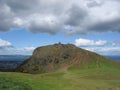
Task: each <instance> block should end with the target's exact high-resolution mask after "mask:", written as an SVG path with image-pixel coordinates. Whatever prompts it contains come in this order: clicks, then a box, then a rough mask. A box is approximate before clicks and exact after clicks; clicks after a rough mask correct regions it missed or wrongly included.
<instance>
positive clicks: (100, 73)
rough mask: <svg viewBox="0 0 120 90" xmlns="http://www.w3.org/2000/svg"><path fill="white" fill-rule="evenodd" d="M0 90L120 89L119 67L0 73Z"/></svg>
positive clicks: (74, 67)
mask: <svg viewBox="0 0 120 90" xmlns="http://www.w3.org/2000/svg"><path fill="white" fill-rule="evenodd" d="M5 80H7V81H5ZM2 82H4V83H2ZM9 82H10V83H9ZM6 84H7V86H6ZM9 84H10V85H9ZM16 86H17V87H18V88H16ZM8 87H9V88H8ZM19 87H21V89H20V88H19ZM10 88H11V89H10ZM14 88H16V89H14ZM0 90H120V68H113V67H109V66H105V67H102V68H87V69H80V68H76V66H73V67H72V68H70V69H69V70H68V71H66V72H54V73H44V74H23V73H0Z"/></svg>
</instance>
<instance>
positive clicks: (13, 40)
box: [0, 0, 120, 55]
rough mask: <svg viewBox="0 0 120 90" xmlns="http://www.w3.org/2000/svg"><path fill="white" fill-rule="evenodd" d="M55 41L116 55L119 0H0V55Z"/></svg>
mask: <svg viewBox="0 0 120 90" xmlns="http://www.w3.org/2000/svg"><path fill="white" fill-rule="evenodd" d="M58 42H62V43H72V44H75V45H76V46H78V47H80V48H84V49H87V50H90V51H94V52H97V53H99V54H102V55H120V0H0V55H3V54H31V53H32V51H33V50H34V49H35V48H36V47H38V46H43V45H48V44H54V43H58Z"/></svg>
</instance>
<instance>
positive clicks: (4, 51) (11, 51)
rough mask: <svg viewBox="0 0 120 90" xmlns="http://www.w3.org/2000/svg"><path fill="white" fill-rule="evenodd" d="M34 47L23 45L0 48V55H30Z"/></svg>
mask: <svg viewBox="0 0 120 90" xmlns="http://www.w3.org/2000/svg"><path fill="white" fill-rule="evenodd" d="M34 49H35V47H23V48H15V47H14V48H12V47H9V48H1V49H0V55H16V54H17V55H31V54H32V52H33V51H34Z"/></svg>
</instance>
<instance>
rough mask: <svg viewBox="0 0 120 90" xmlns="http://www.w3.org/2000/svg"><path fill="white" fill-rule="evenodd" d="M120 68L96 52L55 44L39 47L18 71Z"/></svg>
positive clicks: (40, 71)
mask: <svg viewBox="0 0 120 90" xmlns="http://www.w3.org/2000/svg"><path fill="white" fill-rule="evenodd" d="M111 65H113V67H114V66H119V65H120V64H118V63H116V62H114V61H111V60H109V59H107V58H105V57H103V56H101V55H98V54H96V53H94V52H90V51H88V50H84V49H81V48H78V47H76V46H75V45H73V44H61V43H58V44H53V45H47V46H42V47H38V48H36V49H35V50H34V52H33V55H32V56H31V57H30V58H29V59H28V60H26V61H25V62H24V63H22V64H21V65H20V66H19V67H18V68H17V70H16V71H19V72H24V73H45V72H54V71H66V70H68V69H69V68H71V67H80V68H81V69H82V68H101V67H104V66H111Z"/></svg>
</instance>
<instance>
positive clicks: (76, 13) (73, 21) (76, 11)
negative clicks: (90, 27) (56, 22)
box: [65, 5, 87, 26]
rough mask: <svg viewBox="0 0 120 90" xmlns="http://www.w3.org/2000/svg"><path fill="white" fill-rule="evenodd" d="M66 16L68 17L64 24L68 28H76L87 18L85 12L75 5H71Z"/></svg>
mask: <svg viewBox="0 0 120 90" xmlns="http://www.w3.org/2000/svg"><path fill="white" fill-rule="evenodd" d="M66 14H67V15H68V17H67V19H66V22H65V24H66V25H70V26H78V25H80V24H81V23H82V21H83V20H84V18H85V17H86V16H87V11H85V10H84V9H82V8H80V7H79V6H77V5H72V7H71V8H70V9H69V10H68V12H67V13H66Z"/></svg>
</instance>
